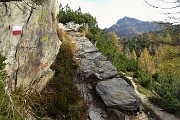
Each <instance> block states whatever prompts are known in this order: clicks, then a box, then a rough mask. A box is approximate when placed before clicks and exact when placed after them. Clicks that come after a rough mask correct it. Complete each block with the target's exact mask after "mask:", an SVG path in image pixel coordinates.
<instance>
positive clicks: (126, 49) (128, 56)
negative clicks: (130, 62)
mask: <svg viewBox="0 0 180 120" xmlns="http://www.w3.org/2000/svg"><path fill="white" fill-rule="evenodd" d="M124 56H125V57H126V58H128V59H131V57H132V56H131V51H130V50H129V48H128V47H125V49H124Z"/></svg>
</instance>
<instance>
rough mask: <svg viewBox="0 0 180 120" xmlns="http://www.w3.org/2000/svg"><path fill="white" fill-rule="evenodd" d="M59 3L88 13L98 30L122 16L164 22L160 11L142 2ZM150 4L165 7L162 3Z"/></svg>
mask: <svg viewBox="0 0 180 120" xmlns="http://www.w3.org/2000/svg"><path fill="white" fill-rule="evenodd" d="M171 1H172V0H171ZM59 3H61V4H62V5H63V6H65V5H66V4H67V3H68V4H69V6H70V7H71V8H72V9H73V10H77V9H78V8H79V6H80V7H81V11H82V12H83V13H87V12H89V13H90V14H92V15H93V16H94V17H96V19H97V22H98V26H99V27H100V28H105V27H106V28H108V27H110V26H112V25H113V24H115V23H116V22H117V21H118V20H119V19H120V18H123V17H124V16H128V17H133V18H136V19H139V20H143V21H152V20H154V21H164V20H165V17H164V15H163V14H160V10H157V9H155V8H152V7H149V6H148V5H147V4H146V3H145V2H144V0H59ZM152 4H155V5H159V6H161V5H162V4H163V5H164V6H165V4H164V3H152ZM168 5H169V4H168ZM165 7H170V6H167V5H166V6H165Z"/></svg>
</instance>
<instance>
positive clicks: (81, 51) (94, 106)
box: [62, 25, 140, 120]
mask: <svg viewBox="0 0 180 120" xmlns="http://www.w3.org/2000/svg"><path fill="white" fill-rule="evenodd" d="M66 26H68V25H66ZM66 26H64V27H65V28H64V27H62V28H64V30H66V32H67V33H68V34H69V35H70V36H71V37H72V39H73V42H74V44H75V45H76V46H77V48H78V50H77V52H76V53H75V58H76V60H77V61H78V63H79V69H78V70H77V76H76V78H75V81H76V82H77V86H78V88H79V90H80V91H81V94H82V96H83V97H84V99H85V100H86V102H87V104H88V106H89V118H90V119H91V120H104V119H108V118H110V116H111V115H108V114H107V110H106V109H107V108H112V107H113V108H115V109H116V110H117V111H118V110H125V111H134V110H136V109H137V108H138V107H139V106H140V100H139V99H138V97H137V95H136V93H135V92H134V90H133V88H132V87H131V86H130V85H128V84H127V83H126V81H125V80H123V79H121V78H117V76H118V71H117V70H116V68H115V67H114V66H113V65H112V63H111V62H110V61H108V60H107V58H106V57H105V56H104V55H102V53H100V52H99V51H98V49H97V48H96V47H95V46H94V45H93V44H92V43H91V42H90V41H89V40H88V39H87V38H86V37H84V36H83V35H81V34H80V33H78V32H76V31H75V30H73V28H72V27H68V28H66ZM96 84H97V85H96ZM95 88H96V91H95ZM98 94H99V95H100V97H101V99H99V97H98ZM115 114H116V115H117V116H119V117H124V116H123V115H122V116H121V115H120V114H119V113H115Z"/></svg>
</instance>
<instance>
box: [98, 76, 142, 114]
mask: <svg viewBox="0 0 180 120" xmlns="http://www.w3.org/2000/svg"><path fill="white" fill-rule="evenodd" d="M96 91H97V92H98V93H99V94H100V96H101V98H102V99H103V101H104V103H105V104H106V106H110V107H114V108H117V109H122V110H125V111H134V110H136V109H137V108H138V107H139V106H140V100H138V97H137V95H136V93H135V91H134V89H133V88H132V87H131V86H130V85H129V84H127V82H125V81H124V80H123V79H122V78H113V79H110V80H106V81H101V82H99V83H98V84H97V86H96Z"/></svg>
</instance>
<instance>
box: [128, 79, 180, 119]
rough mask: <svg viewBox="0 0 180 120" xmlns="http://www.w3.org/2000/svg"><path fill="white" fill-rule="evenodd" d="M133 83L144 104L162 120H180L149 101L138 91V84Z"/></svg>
mask: <svg viewBox="0 0 180 120" xmlns="http://www.w3.org/2000/svg"><path fill="white" fill-rule="evenodd" d="M131 82H132V84H133V86H134V90H135V92H136V93H137V94H138V96H139V97H140V98H141V100H142V103H143V104H145V105H146V106H148V107H149V108H150V109H151V110H152V111H154V113H155V114H156V115H157V116H158V117H159V118H160V119H161V120H180V119H179V118H177V117H175V116H174V115H173V114H170V113H167V112H166V111H162V109H161V108H159V107H158V106H156V105H154V104H152V103H151V102H150V101H149V99H148V98H147V97H146V96H145V95H144V94H142V93H140V92H139V91H138V90H137V85H136V83H135V82H134V81H133V80H132V79H131Z"/></svg>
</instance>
